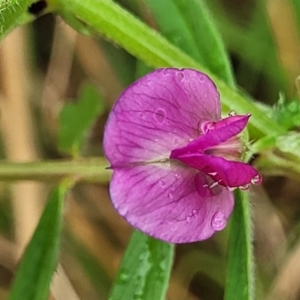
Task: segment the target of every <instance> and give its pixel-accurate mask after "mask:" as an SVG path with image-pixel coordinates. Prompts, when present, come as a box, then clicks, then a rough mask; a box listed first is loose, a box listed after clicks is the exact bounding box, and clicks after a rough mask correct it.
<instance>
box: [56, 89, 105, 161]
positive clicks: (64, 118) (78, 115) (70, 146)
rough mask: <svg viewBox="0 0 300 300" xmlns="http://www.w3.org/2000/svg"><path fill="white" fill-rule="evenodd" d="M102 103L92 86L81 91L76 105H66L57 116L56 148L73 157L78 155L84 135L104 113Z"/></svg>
mask: <svg viewBox="0 0 300 300" xmlns="http://www.w3.org/2000/svg"><path fill="white" fill-rule="evenodd" d="M103 103H104V102H103V101H102V100H101V98H100V95H99V93H98V90H97V89H96V87H94V86H93V85H86V86H84V88H83V89H82V91H81V93H80V96H79V99H78V101H77V102H76V103H67V104H66V105H65V106H64V107H63V109H62V111H61V113H60V115H59V125H60V126H59V133H58V147H59V149H60V150H61V151H64V152H67V153H70V154H71V155H73V156H76V155H78V154H79V150H80V147H81V144H82V142H83V139H84V136H85V133H86V132H87V130H88V129H89V128H90V126H91V125H92V124H93V122H95V120H96V118H97V116H98V115H99V114H100V113H101V112H103V111H104V104H103Z"/></svg>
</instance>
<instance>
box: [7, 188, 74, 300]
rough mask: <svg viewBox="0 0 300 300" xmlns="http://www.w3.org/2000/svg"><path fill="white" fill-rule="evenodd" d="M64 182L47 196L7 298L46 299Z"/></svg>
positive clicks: (55, 248)
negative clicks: (47, 198) (46, 201)
mask: <svg viewBox="0 0 300 300" xmlns="http://www.w3.org/2000/svg"><path fill="white" fill-rule="evenodd" d="M68 187H69V185H68V184H61V185H59V186H58V187H57V188H56V189H55V190H54V191H53V192H52V193H51V195H50V198H49V200H48V203H47V205H46V207H45V209H44V212H43V214H42V217H41V219H40V221H39V224H38V226H37V228H36V230H35V232H34V234H33V237H32V239H31V241H30V242H29V245H28V246H27V248H26V250H25V253H24V255H23V258H22V261H21V263H20V266H19V269H18V271H17V275H16V277H15V280H14V282H13V286H12V290H11V294H10V297H9V299H10V300H20V299H22V300H43V299H45V300H46V299H48V294H49V287H50V283H51V279H52V276H53V272H54V271H55V268H56V264H57V259H58V252H59V242H60V235H61V228H62V217H63V200H64V196H65V193H66V191H67V189H68Z"/></svg>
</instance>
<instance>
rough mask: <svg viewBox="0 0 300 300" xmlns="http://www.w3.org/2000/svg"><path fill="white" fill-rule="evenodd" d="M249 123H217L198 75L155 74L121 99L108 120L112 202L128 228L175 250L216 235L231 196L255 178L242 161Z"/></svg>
mask: <svg viewBox="0 0 300 300" xmlns="http://www.w3.org/2000/svg"><path fill="white" fill-rule="evenodd" d="M249 117H250V115H249V114H247V115H235V114H231V115H230V116H229V117H227V118H224V119H221V112H220V99H219V93H218V91H217V89H216V87H215V85H214V83H213V82H212V81H211V80H210V79H209V78H208V77H207V76H206V75H205V74H203V73H200V72H198V71H196V70H192V69H182V70H178V69H171V68H169V69H158V70H156V71H154V72H152V73H150V74H148V75H146V76H144V77H143V78H141V79H139V80H138V81H136V82H135V83H133V84H132V85H131V86H130V87H129V88H128V89H127V90H125V91H124V92H123V94H122V95H121V96H120V98H119V100H118V101H117V102H116V104H115V106H114V108H113V110H112V111H111V113H110V116H109V118H108V121H107V124H106V128H105V135H104V150H105V154H106V157H107V159H108V160H109V162H110V163H111V168H112V169H113V176H112V179H111V183H110V195H111V199H112V201H113V204H114V206H115V207H116V209H117V211H118V212H119V213H120V215H122V216H123V217H124V218H125V219H126V220H127V221H128V222H129V223H131V224H132V225H133V226H134V227H136V228H138V229H140V230H142V231H143V232H146V233H147V234H149V235H151V236H154V237H156V238H158V239H162V240H165V241H168V242H173V243H185V242H194V241H200V240H204V239H207V238H209V237H210V236H211V235H212V234H213V233H214V232H215V231H219V230H222V229H223V228H224V227H225V226H226V223H227V220H228V218H229V216H230V214H231V212H232V209H233V200H234V199H233V193H232V190H233V189H234V188H237V187H241V188H245V189H246V188H248V187H249V184H250V183H251V182H252V183H259V182H260V181H261V177H260V175H259V174H258V172H257V171H256V170H255V169H254V168H253V167H252V166H250V165H248V164H246V163H243V162H241V161H240V159H241V154H242V152H243V150H244V145H243V142H242V141H241V139H240V137H239V136H238V135H239V134H240V133H241V131H242V130H243V129H244V128H245V126H246V125H247V122H248V119H249Z"/></svg>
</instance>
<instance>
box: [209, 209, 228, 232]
mask: <svg viewBox="0 0 300 300" xmlns="http://www.w3.org/2000/svg"><path fill="white" fill-rule="evenodd" d="M226 224H227V220H226V218H225V216H224V214H223V213H222V212H217V213H215V214H214V215H213V217H212V219H211V227H212V229H213V230H215V231H220V230H222V229H224V228H225V226H226Z"/></svg>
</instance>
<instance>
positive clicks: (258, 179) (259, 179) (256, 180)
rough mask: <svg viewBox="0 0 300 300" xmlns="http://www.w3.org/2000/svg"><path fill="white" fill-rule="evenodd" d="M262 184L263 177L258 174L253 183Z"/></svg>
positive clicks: (252, 180)
mask: <svg viewBox="0 0 300 300" xmlns="http://www.w3.org/2000/svg"><path fill="white" fill-rule="evenodd" d="M261 182H262V177H261V176H260V175H259V174H257V175H255V176H254V177H253V178H252V179H251V183H253V184H260V183H261Z"/></svg>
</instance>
